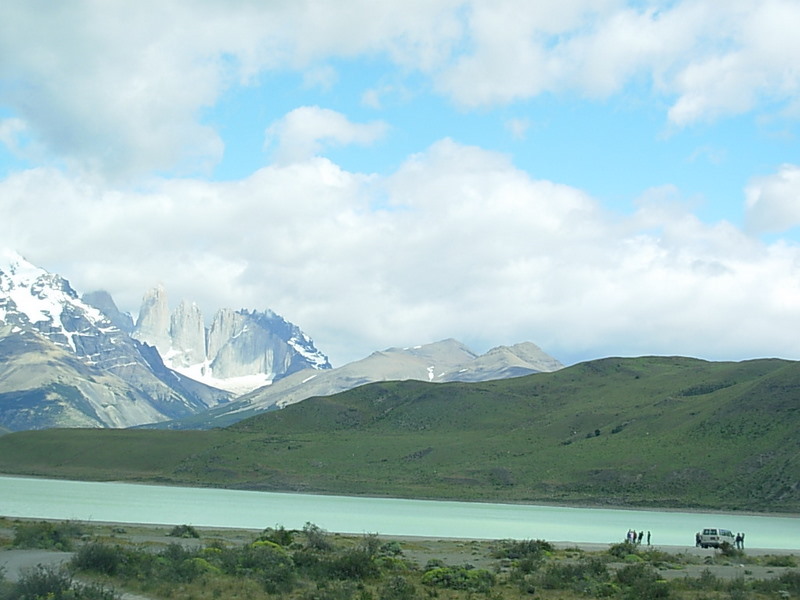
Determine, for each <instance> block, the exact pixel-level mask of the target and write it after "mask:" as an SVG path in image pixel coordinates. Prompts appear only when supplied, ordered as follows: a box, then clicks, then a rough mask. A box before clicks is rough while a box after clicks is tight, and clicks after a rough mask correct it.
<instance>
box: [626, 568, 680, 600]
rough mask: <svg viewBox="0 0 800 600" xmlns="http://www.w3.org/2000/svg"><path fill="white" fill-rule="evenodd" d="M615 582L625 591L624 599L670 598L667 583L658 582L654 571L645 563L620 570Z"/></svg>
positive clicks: (657, 599)
mask: <svg viewBox="0 0 800 600" xmlns="http://www.w3.org/2000/svg"><path fill="white" fill-rule="evenodd" d="M616 580H617V582H618V583H619V584H620V585H622V586H623V588H624V589H625V593H624V598H626V599H629V600H640V599H641V598H648V599H649V600H659V599H665V598H670V596H671V592H670V588H669V587H668V586H667V582H666V581H662V580H659V577H658V573H657V572H656V570H655V569H653V568H652V567H650V566H649V565H647V564H646V563H638V564H634V565H628V566H625V567H623V568H621V569H620V570H619V571H617V575H616Z"/></svg>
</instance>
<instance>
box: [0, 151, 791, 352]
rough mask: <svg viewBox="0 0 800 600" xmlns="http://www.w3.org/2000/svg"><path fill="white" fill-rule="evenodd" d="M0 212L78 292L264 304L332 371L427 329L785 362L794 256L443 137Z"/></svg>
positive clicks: (9, 200)
mask: <svg viewBox="0 0 800 600" xmlns="http://www.w3.org/2000/svg"><path fill="white" fill-rule="evenodd" d="M32 199H36V201H35V202H33V201H32ZM786 206H788V205H784V207H786ZM0 212H1V213H2V214H3V215H4V219H5V220H4V226H5V231H6V235H5V238H4V244H5V245H8V246H10V247H13V248H16V249H17V250H18V251H20V252H21V253H22V254H23V255H26V256H27V257H28V258H29V259H30V260H32V261H33V262H35V263H37V264H40V265H41V266H43V267H45V268H47V269H50V270H53V271H56V272H59V273H61V274H62V275H64V276H66V277H67V278H68V279H70V280H71V281H72V283H73V284H74V285H75V287H76V288H77V289H78V290H79V291H89V290H91V289H95V288H98V287H105V288H106V289H108V290H109V291H110V292H111V293H112V295H113V296H114V297H115V299H116V300H117V302H118V304H119V305H120V306H121V307H123V308H124V309H125V310H130V311H133V312H135V311H136V310H138V306H139V302H140V299H141V295H142V294H143V293H144V291H145V290H146V289H148V288H149V287H151V286H153V285H155V284H156V283H158V282H162V283H164V284H165V285H166V286H167V290H168V293H169V295H170V297H171V298H172V299H173V300H175V301H176V302H177V300H179V299H187V300H193V301H196V302H198V304H199V305H200V307H201V308H202V309H203V311H204V312H205V313H206V314H207V315H208V316H210V315H211V313H213V311H214V310H216V309H217V308H219V307H223V306H227V307H234V308H240V307H247V308H254V309H264V308H267V307H270V308H272V309H274V310H276V311H277V312H279V313H281V314H283V315H284V316H285V317H286V318H288V319H290V320H292V321H293V322H296V323H298V324H299V325H300V326H301V327H303V329H304V330H306V331H307V332H308V333H309V334H310V335H311V336H312V337H313V338H314V339H315V341H316V342H317V344H318V346H319V347H320V348H321V349H322V350H323V351H325V352H327V353H329V354H330V355H331V358H332V360H333V361H334V362H335V363H336V364H342V363H343V362H345V361H348V360H354V359H357V358H361V357H363V356H364V355H366V354H368V353H369V352H371V351H373V350H376V349H381V348H385V347H388V346H393V345H409V344H418V343H424V342H428V341H434V340H437V339H442V338H445V337H456V338H459V339H462V340H463V341H464V342H466V343H467V344H470V345H472V346H473V347H474V348H475V349H476V350H478V351H484V350H487V349H488V348H489V347H491V346H493V345H498V344H508V343H514V342H517V341H522V340H531V341H534V342H536V343H538V344H540V345H541V346H543V347H544V348H545V349H546V350H547V351H549V352H551V353H553V354H554V355H555V356H557V357H558V358H561V359H562V360H565V361H572V360H582V359H586V358H591V357H597V356H607V355H609V354H614V355H620V354H622V355H638V354H650V353H657V354H664V353H671V354H684V355H695V356H701V357H705V358H710V359H744V358H750V357H754V356H760V355H777V356H784V357H787V358H795V359H798V358H800V343H798V341H797V336H796V335H795V332H796V331H797V329H798V327H800V313H798V312H797V306H798V301H800V277H799V276H798V275H800V271H798V269H800V267H798V265H800V248H798V247H796V246H790V245H788V244H783V243H776V244H772V245H764V244H763V243H761V242H758V241H757V240H755V239H754V238H751V237H748V236H746V235H745V234H744V233H742V232H741V231H740V230H738V229H737V228H736V227H734V226H733V225H731V224H730V223H726V222H720V223H716V224H712V225H707V224H704V223H702V222H701V221H699V220H698V219H697V218H696V217H695V216H694V215H693V214H692V213H691V212H690V210H689V208H688V206H687V204H686V203H685V202H684V201H683V200H682V198H681V196H680V193H679V192H678V190H675V189H674V188H665V189H658V190H651V191H649V192H647V193H646V194H645V195H644V197H643V198H642V200H641V202H640V204H639V206H638V209H637V212H636V213H635V214H634V215H633V216H631V217H626V218H622V217H620V216H618V215H615V214H613V213H609V212H606V211H605V210H604V209H602V208H601V207H600V206H599V204H598V203H597V202H596V201H595V200H593V199H592V198H591V197H589V196H587V195H586V194H584V193H582V192H581V191H580V190H577V189H575V188H571V187H569V186H564V185H558V184H555V183H552V182H548V181H541V180H535V179H532V178H531V177H530V176H529V175H527V174H526V173H524V172H522V171H520V170H518V169H517V168H515V167H514V166H513V164H512V163H511V161H510V160H509V158H508V157H506V156H503V155H498V154H494V153H491V152H487V151H484V150H481V149H479V148H476V147H470V146H463V145H460V144H457V143H455V142H453V141H451V140H442V141H440V142H438V143H436V144H434V145H433V146H431V147H430V148H429V149H428V150H426V151H425V152H423V153H420V154H418V155H415V156H413V157H411V158H410V159H409V160H408V161H407V162H406V163H405V164H404V165H403V166H402V167H401V168H400V169H398V171H397V172H396V173H394V174H393V175H391V176H390V177H387V178H377V177H374V176H365V175H361V174H357V173H350V172H347V171H344V170H342V169H341V168H339V167H338V166H337V165H335V164H333V163H332V162H330V161H329V160H327V159H323V158H315V159H311V160H308V161H305V162H295V163H292V164H287V165H285V166H270V167H265V168H263V169H261V170H259V171H257V172H256V173H254V174H253V175H251V176H250V177H248V178H247V179H244V180H241V181H236V182H229V183H208V182H204V181H200V180H194V179H184V180H173V181H156V182H153V183H152V184H151V187H150V188H149V189H142V190H139V191H137V192H133V191H114V190H110V189H107V188H105V187H103V185H102V184H101V183H98V182H97V181H96V180H95V181H93V180H85V179H78V178H73V177H68V176H65V175H63V174H61V173H58V172H57V171H53V170H46V169H38V170H32V171H27V172H24V173H18V174H15V175H13V176H11V177H8V178H7V179H6V180H4V181H2V182H0ZM42 215H47V218H42Z"/></svg>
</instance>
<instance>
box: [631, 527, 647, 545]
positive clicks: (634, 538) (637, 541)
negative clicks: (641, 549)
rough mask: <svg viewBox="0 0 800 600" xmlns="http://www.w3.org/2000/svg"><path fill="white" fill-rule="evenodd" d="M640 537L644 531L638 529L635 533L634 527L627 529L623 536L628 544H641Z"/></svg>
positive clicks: (642, 536)
mask: <svg viewBox="0 0 800 600" xmlns="http://www.w3.org/2000/svg"><path fill="white" fill-rule="evenodd" d="M642 538H644V531H640V532H639V533H636V530H635V529H629V530H628V533H627V535H626V536H625V541H626V542H628V543H629V544H641V543H642ZM647 545H648V546H649V545H650V532H649V531H648V532H647Z"/></svg>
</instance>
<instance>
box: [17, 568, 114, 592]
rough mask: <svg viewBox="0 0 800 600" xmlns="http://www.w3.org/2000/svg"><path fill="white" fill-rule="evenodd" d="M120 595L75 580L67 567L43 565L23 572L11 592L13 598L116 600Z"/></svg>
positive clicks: (99, 586)
mask: <svg viewBox="0 0 800 600" xmlns="http://www.w3.org/2000/svg"><path fill="white" fill-rule="evenodd" d="M118 597H119V596H117V594H116V593H115V592H114V591H113V590H109V589H106V588H105V587H103V586H101V585H97V584H90V585H86V584H82V583H77V582H75V581H73V579H72V576H71V575H70V574H69V573H68V572H67V571H66V569H63V568H56V567H45V566H42V565H39V566H37V567H36V568H35V569H32V570H29V571H27V572H25V573H23V574H22V576H21V577H20V579H19V581H18V582H17V583H16V584H15V585H14V587H13V590H12V592H11V598H19V599H25V600H28V599H29V600H39V599H47V600H51V599H52V600H116V599H117V598H118Z"/></svg>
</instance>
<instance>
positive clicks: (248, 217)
mask: <svg viewBox="0 0 800 600" xmlns="http://www.w3.org/2000/svg"><path fill="white" fill-rule="evenodd" d="M797 31H800V2H798V1H797V0H729V1H726V2H720V1H719V0H661V1H658V0H652V1H651V0H636V1H634V0H558V1H555V0H537V1H536V2H531V1H530V0H405V1H403V2H397V1H394V0H387V1H385V2H374V1H371V0H336V1H333V0H314V1H311V0H269V1H266V0H264V1H256V0H193V1H188V0H172V1H170V2H162V1H158V2H156V1H153V0H141V1H140V2H137V3H130V2H122V1H115V0H108V1H107V0H102V1H101V0H68V1H66V2H59V3H52V2H44V1H43V0H28V1H24V2H22V1H20V2H13V1H12V2H4V3H2V4H1V5H0V215H2V217H1V218H2V221H0V235H1V236H2V238H1V239H0V246H2V247H6V248H8V249H11V250H14V251H16V252H18V253H20V254H21V255H23V256H24V257H25V258H26V259H27V260H29V261H30V262H32V263H34V264H36V265H37V266H39V267H42V268H44V269H47V270H48V271H51V272H54V273H58V274H60V275H62V276H63V277H65V278H66V279H68V280H69V281H70V283H71V284H72V287H73V288H75V289H76V290H77V291H78V292H79V293H83V292H89V291H94V290H98V289H104V290H106V291H108V292H109V293H111V295H112V296H113V298H114V300H115V301H116V303H117V305H118V306H119V308H120V309H121V310H123V311H127V312H130V313H131V314H132V315H133V316H134V318H135V317H136V315H137V313H138V310H139V306H140V303H141V300H142V296H143V295H144V293H145V292H146V291H147V290H149V289H151V288H153V287H154V286H156V285H163V286H164V288H165V289H166V292H167V295H168V297H169V300H170V304H171V305H172V306H173V307H174V306H176V305H177V304H178V303H179V302H180V301H182V300H185V301H188V302H195V303H196V304H197V305H198V306H199V307H200V309H201V310H202V312H203V314H204V315H205V317H206V318H207V319H208V320H209V321H210V319H211V318H212V317H213V314H214V313H215V312H216V310H218V309H219V308H234V309H238V308H247V309H249V310H266V309H268V308H269V309H271V310H273V311H275V312H276V313H278V314H280V315H281V316H283V317H284V318H286V319H287V320H289V321H291V322H293V323H295V324H297V325H298V326H300V327H301V328H302V329H303V331H305V332H306V333H307V334H308V335H309V336H310V337H311V338H312V339H313V340H314V341H315V344H316V346H317V347H318V348H319V349H320V350H321V351H322V352H324V353H326V354H327V355H328V356H329V358H330V360H331V362H332V364H333V365H334V366H341V365H343V364H345V363H347V362H350V361H353V360H357V359H360V358H363V357H364V356H367V355H368V354H370V353H371V352H373V351H375V350H382V349H385V348H389V347H405V346H412V345H418V344H425V343H429V342H434V341H438V340H441V339H446V338H455V339H458V340H460V341H461V342H463V343H465V344H467V345H468V346H469V347H471V348H472V349H473V350H474V351H476V352H479V353H482V352H485V351H487V350H489V349H490V348H492V347H495V346H499V345H511V344H515V343H518V342H523V341H530V342H534V343H535V344H537V345H539V346H540V347H541V348H542V349H543V350H545V351H546V352H547V353H549V354H550V355H552V356H554V357H555V358H557V359H559V360H561V361H562V362H563V363H565V364H573V363H576V362H581V361H584V360H590V359H594V358H602V357H607V356H643V355H681V356H694V357H698V358H703V359H707V360H745V359H751V358H759V357H781V358H787V359H793V360H798V359H800V335H798V334H797V332H798V331H800V139H798V136H799V135H800V36H798V35H797Z"/></svg>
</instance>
